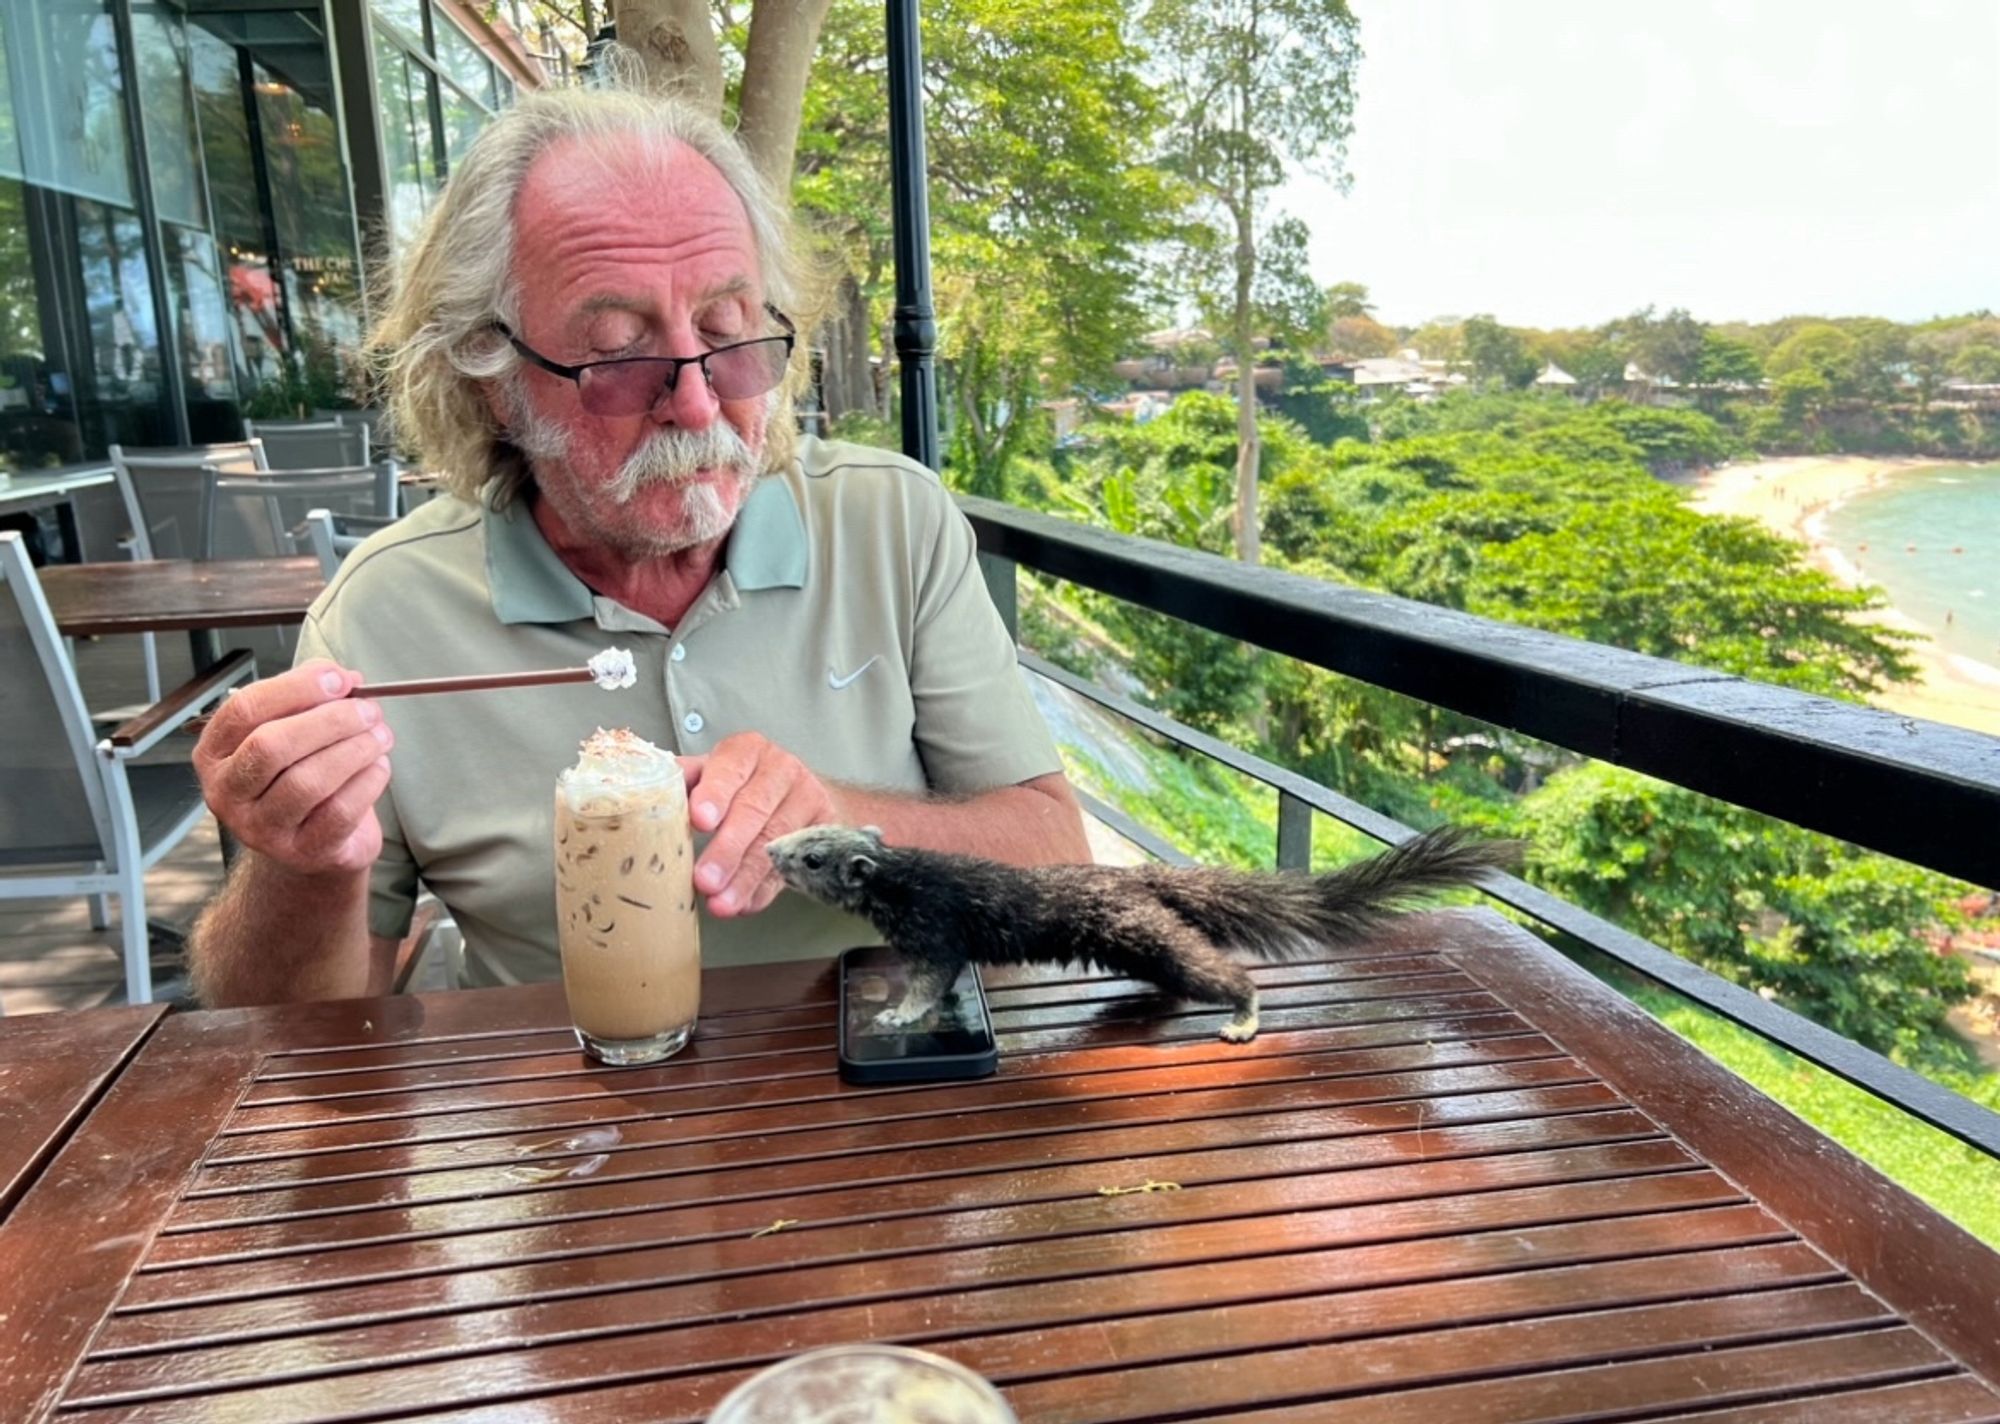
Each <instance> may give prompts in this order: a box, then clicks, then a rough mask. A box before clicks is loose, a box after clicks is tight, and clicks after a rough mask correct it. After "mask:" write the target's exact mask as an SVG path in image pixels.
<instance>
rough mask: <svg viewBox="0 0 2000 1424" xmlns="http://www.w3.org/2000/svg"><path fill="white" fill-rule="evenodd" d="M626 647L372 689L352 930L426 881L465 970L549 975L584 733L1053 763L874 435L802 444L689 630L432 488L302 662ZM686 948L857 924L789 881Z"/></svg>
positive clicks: (920, 760)
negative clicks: (359, 891) (364, 837)
mask: <svg viewBox="0 0 2000 1424" xmlns="http://www.w3.org/2000/svg"><path fill="white" fill-rule="evenodd" d="M611 646H620V647H625V648H629V649H630V650H631V651H632V654H633V657H634V658H635V660H636V661H637V664H638V674H639V682H638V685H637V686H636V687H634V688H630V689H627V690H624V691H620V692H605V691H602V690H600V689H598V688H597V687H595V686H592V685H589V684H571V685H564V686H559V687H545V688H513V689H507V690H500V691H491V692H462V693H451V694H445V695H438V696H429V697H402V698H385V699H383V700H382V702H381V703H380V706H381V708H382V711H383V715H384V717H385V718H386V719H387V721H388V722H389V724H390V726H391V727H392V728H394V730H395V733H396V746H395V750H394V751H393V752H392V753H391V754H390V760H391V765H392V767H393V774H392V776H391V779H390V783H389V788H388V790H387V791H386V792H384V794H383V796H382V799H381V801H380V803H379V804H378V806H377V808H376V810H377V814H378V815H379V817H380V818H381V821H382V829H383V851H382V858H381V859H380V861H378V862H377V864H376V866H375V869H374V874H373V878H372V884H371V896H370V907H369V927H370V929H372V930H373V931H374V933H376V934H379V935H390V936H401V935H403V934H405V933H407V931H408V927H409V923H410V915H411V910H412V907H413V905H414V903H415V898H416V894H417V886H418V881H419V880H421V881H422V882H423V883H424V884H426V885H428V886H429V887H430V889H431V890H432V891H434V892H435V893H436V894H437V895H438V897H439V898H440V899H442V900H443V901H444V902H445V904H446V905H447V906H448V907H449V908H450V910H451V913H452V916H453V918H454V919H455V920H456V921H457V923H458V925H459V927H460V929H461V930H462V931H463V932H464V935H465V940H466V965H467V979H468V981H469V982H472V983H476V984H505V983H515V982H527V981H531V980H540V979H553V978H556V977H558V975H559V973H560V965H559V960H558V958H557V952H556V910H555V869H554V858H553V850H552V848H551V844H550V837H551V834H552V822H553V816H554V811H553V805H554V802H553V798H554V795H555V782H556V773H557V772H559V771H560V770H562V768H564V767H566V766H568V765H570V764H571V763H572V762H573V761H574V760H575V758H576V749H577V744H578V743H579V742H580V741H582V740H583V738H585V737H586V736H588V735H589V734H590V733H591V731H592V730H594V729H595V728H597V727H600V726H604V727H630V728H631V729H632V730H633V731H634V732H636V733H638V734H639V735H640V736H642V737H645V738H647V739H648V740H650V741H653V742H655V743H657V744H659V745H660V746H663V747H671V748H672V749H674V750H675V751H677V752H679V753H681V754H683V755H694V754H698V753H701V752H706V751H709V750H711V749H712V748H713V747H714V746H715V745H716V744H717V743H718V742H720V741H721V740H722V739H723V738H725V737H727V736H729V735H731V734H732V733H735V732H743V731H755V732H761V733H763V734H764V735H765V736H767V737H769V738H770V739H771V740H772V741H773V742H776V743H777V744H778V745H780V746H782V747H785V748H787V749H788V750H790V751H792V752H794V753H795V754H797V755H798V756H799V757H800V758H801V759H802V760H803V761H804V762H805V763H806V765H807V766H809V767H810V768H812V770H813V771H814V772H816V773H817V774H819V775H820V776H821V777H824V778H827V779H830V780H835V781H841V782H846V783H849V784H852V785H857V786H867V787H874V788H880V789H886V790H892V791H904V792H922V791H924V790H925V789H927V788H928V789H932V790H936V791H942V792H956V793H965V792H975V791H982V790H988V789H991V788H993V787H997V786H1008V785H1013V784H1016V783H1019V782H1022V781H1027V780H1030V779H1031V778H1034V777H1038V776H1044V775H1047V774H1048V773H1050V772H1054V771H1059V770H1061V767H1062V763H1061V761H1060V760H1059V759H1058V757H1057V755H1056V751H1055V747H1054V744H1053V743H1052V742H1051V740H1050V738H1049V733H1048V729H1047V728H1046V726H1044V724H1043V722H1042V720H1041V716H1040V714H1039V713H1038V712H1037V711H1036V710H1035V706H1034V703H1033V701H1032V699H1031V697H1030V694H1029V692H1028V690H1027V687H1026V685H1025V684H1024V682H1023V680H1022V674H1021V672H1020V670H1019V668H1018V666H1017V664H1016V662H1015V657H1014V645H1013V643H1012V641H1011V640H1010V639H1009V638H1008V636H1007V631H1006V628H1005V627H1004V625H1003V624H1002V623H1001V621H1000V617H999V615H998V613H996V612H995V610H994V608H993V604H992V601H991V599H990V598H989V597H988V595H987V592H986V585H985V582H984V580H983V579H982V578H981V577H980V574H979V567H978V563H977V560H976V559H975V558H974V544H973V534H972V528H971V526H970V525H969V524H968V523H967V522H966V520H965V517H964V515H962V514H961V513H960V512H959V511H958V508H957V506H956V505H954V504H953V503H952V500H951V497H950V495H949V494H948V493H947V492H946V491H945V489H944V487H943V486H942V485H941V484H940V483H939V482H938V479H937V477H936V476H935V475H934V474H932V473H931V472H930V471H929V470H926V469H924V468H923V467H922V466H921V465H918V464H916V463H914V462H912V461H909V460H906V459H904V458H903V457H901V456H899V455H894V454H891V453H889V452H887V451H882V450H874V449H869V448H866V447H861V446H853V445H844V444H838V443H831V442H822V441H816V440H811V439H807V440H802V441H801V442H800V451H799V455H798V457H797V458H796V459H795V461H794V462H793V464H792V466H791V468H790V469H787V470H784V471H780V472H777V473H773V474H769V475H765V476H764V477H762V478H761V479H760V480H758V482H757V484H756V485H755V486H754V487H753V488H752V490H751V492H750V494H749V496H748V498H747V499H746V500H745V502H744V505H743V509H742V511H741V513H740V514H739V516H738V518H737V521H736V526H735V528H734V530H733V531H732V532H731V534H730V536H729V542H728V544H727V546H726V548H725V551H724V557H723V564H722V567H721V568H720V569H718V571H717V573H716V575H715V577H714V578H713V579H712V580H711V581H710V583H709V586H708V587H707V589H705V590H704V591H703V592H702V594H701V596H700V597H699V598H697V599H696V600H695V602H694V604H693V606H692V607H691V608H689V610H688V612H687V614H686V616H685V617H684V618H683V619H682V620H681V622H680V625H679V626H678V627H675V628H671V629H669V628H666V627H663V626H662V625H661V624H659V623H657V622H655V621H654V620H653V619H651V618H649V617H647V616H645V615H644V614H641V613H637V612H634V611H633V610H632V609H629V608H627V607H625V606H624V605H622V604H620V603H618V602H617V601H615V600H613V599H610V598H606V597H604V596H602V595H599V594H595V593H593V592H592V590H591V589H590V588H588V587H587V586H586V585H585V584H584V583H583V582H582V581H581V580H580V579H578V578H577V577H576V575H574V574H573V573H571V572H570V571H569V569H568V568H567V567H566V566H565V565H564V564H563V563H562V561H561V560H560V559H558V558H557V557H556V554H555V552H554V551H553V550H552V549H551V548H550V547H549V545H548V543H547V542H546V541H545V540H544V539H543V538H542V534H541V531H540V529H539V528H537V526H536V524H535V522H534V520H533V518H532V517H531V515H530V514H529V512H528V510H527V509H525V508H523V507H521V506H520V505H518V504H517V505H515V506H514V507H512V508H510V509H508V510H505V511H495V510H492V509H490V508H485V507H475V506H473V505H470V504H467V503H465V502H464V501H462V500H458V499H451V498H440V499H434V500H432V501H430V502H429V503H427V504H425V505H423V506H422V507H420V508H419V509H418V510H417V511H416V512H415V513H413V514H411V515H410V516H409V517H408V518H405V519H403V520H400V521H398V522H397V523H396V524H395V525H393V526H392V527H390V528H388V529H385V530H383V531H382V532H381V533H379V534H377V535H375V536H374V537H373V538H371V539H369V540H368V542H367V543H365V544H364V545H362V546H361V548H359V549H358V550H356V551H355V552H354V553H352V554H350V555H349V556H348V558H347V560H346V563H345V564H344V566H343V567H342V569H341V571H340V573H339V575H338V577H336V578H335V579H334V580H333V582H332V583H331V584H330V585H328V587H327V589H326V591H325V592H324V593H323V594H321V595H320V597H319V599H318V600H317V601H316V602H315V603H314V604H313V607H312V610H311V612H310V613H309V614H308V616H307V619H306V624H305V627H304V630H303V631H302V633H301V635H300V638H299V649H298V657H299V659H300V660H301V661H303V660H304V659H306V658H311V657H330V658H333V659H334V660H336V661H337V662H339V663H341V664H342V665H344V666H346V667H350V668H354V669H356V670H358V671H359V672H361V673H362V674H363V676H364V677H366V678H367V680H368V681H370V682H386V681H389V680H390V679H395V678H410V677H440V676H447V675H451V674H457V673H485V672H504V671H513V670H516V669H532V668H558V667H576V666H580V665H581V664H582V663H583V662H584V661H585V660H586V659H588V658H589V657H590V656H591V655H592V654H593V653H596V652H599V651H601V650H602V649H604V648H606V647H611ZM701 936H702V958H703V960H704V962H706V963H709V964H748V963H758V962H763V961H768V960H780V959H803V958H811V957H815V956H821V955H827V954H831V953H834V952H836V951H838V950H840V949H843V948H846V947H848V946H850V945H854V944H862V943H869V942H871V941H872V940H873V939H874V937H875V936H874V933H873V931H872V930H871V929H869V928H868V927H867V926H866V925H865V924H863V923H862V922H861V921H859V920H856V919H854V918H852V917H850V916H847V915H844V914H840V913H838V912H836V911H833V910H829V909H826V908H825V907H823V906H820V905H817V904H814V903H812V902H810V901H806V900H803V899H801V898H800V897H798V896H795V895H793V894H791V893H790V892H786V893H785V894H783V895H781V896H779V898H778V900H777V901H776V902H775V903H774V904H773V905H772V906H771V907H770V908H769V909H767V910H765V911H764V912H763V913H761V914H758V915H752V916H746V917H741V918H736V919H729V920H718V919H714V918H711V917H710V916H709V915H707V913H706V912H704V913H703V915H702V919H701Z"/></svg>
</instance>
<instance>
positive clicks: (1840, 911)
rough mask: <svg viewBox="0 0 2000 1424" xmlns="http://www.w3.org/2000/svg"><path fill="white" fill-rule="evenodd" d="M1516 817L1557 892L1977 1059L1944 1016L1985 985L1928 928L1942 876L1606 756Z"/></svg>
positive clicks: (1868, 1039)
mask: <svg viewBox="0 0 2000 1424" xmlns="http://www.w3.org/2000/svg"><path fill="white" fill-rule="evenodd" d="M1519 824H1520V827H1521V829H1522V830H1524V831H1525V832H1526V838H1527V840H1528V844H1529V846H1530V850H1529V861H1528V874H1529V877H1530V878H1531V879H1533V880H1534V881H1536V882H1537V883H1538V884H1540V885H1542V886H1543V887H1544V888H1546V889H1549V890H1552V891H1554V892H1556V893H1557V894H1559V895H1561V896H1563V897H1564V898H1565V899H1568V900H1572V901H1574V902H1575V903H1577V904H1580V905H1582V906H1584V907H1585V908H1587V909H1590V910H1594V911H1596V912H1597V913H1599V914H1602V915H1604V916H1606V917H1607V918H1609V919H1612V920H1614V921H1616V922H1617V923H1619V924H1622V925H1625V926H1626V927H1628V928H1630V929H1633V930H1636V931H1637V932H1639V933H1640V934H1643V935H1645V936H1646V937H1647V938H1649V939H1652V940H1654V941H1656V942H1658V943H1659V944H1662V945H1664V946H1666V947H1667V948H1668V949H1671V950H1673V951H1675V952H1676V953H1678V954H1682V955H1685V956H1687V957H1688V958H1690V959H1692V960H1694V961H1695V962H1696V963H1697V964H1700V965H1702V966H1704V967H1705V968H1708V969H1710V970H1713V971H1714V972H1716V973H1718V974H1721V975H1722V976H1724V977H1725V978H1728V979H1731V980H1734V981H1735V982H1736V983H1739V984H1742V985H1743V986H1745V987H1746V988H1750V989H1755V990H1760V991H1763V992H1766V993H1770V994H1773V995H1774V996H1775V997H1777V998H1778V999H1779V1000H1780V1001H1782V1002H1784V1003H1786V1004H1788V1005H1789V1006H1791V1007H1792V1008H1794V1009H1797V1010H1798V1011H1799V1012H1801V1013H1803V1014H1805V1015H1806V1016H1807V1017H1809V1018H1811V1019H1813V1020H1815V1021H1817V1022H1819V1023H1821V1024H1824V1025H1825V1026H1826V1027H1828V1028H1830V1029H1832V1030H1834V1031H1835V1032H1836V1033H1841V1034H1845V1035H1846V1036H1847V1037H1849V1038H1852V1039H1855V1040H1857V1041H1858V1042H1861V1043H1864V1044H1867V1045H1868V1046H1869V1047H1871V1048H1874V1049H1878V1050H1880V1051H1883V1052H1888V1053H1893V1054H1895V1055H1896V1056H1897V1057H1899V1058H1903V1059H1905V1060H1906V1061H1914V1062H1918V1063H1925V1064H1939V1063H1940V1062H1942V1064H1943V1065H1944V1066H1951V1067H1963V1066H1965V1063H1966V1055H1965V1054H1964V1053H1963V1052H1962V1051H1954V1047H1953V1044H1952V1040H1951V1038H1950V1036H1949V1035H1948V1033H1947V1032H1946V1031H1945V1022H1944V1020H1945V1014H1946V1013H1947V1012H1948V1011H1949V1010H1950V1009H1951V1008H1952V1007H1953V1006H1954V1005H1955V1004H1958V1003H1962V1002H1963V1001H1965V1000H1966V999H1967V998H1969V997H1971V995H1972V992H1973V987H1974V986H1973V985H1972V983H1971V981H1970V979H1969V978H1968V976H1967V974H1966V971H1965V968H1964V966H1963V964H1962V963H1960V962H1959V961H1958V960H1955V959H1952V958H1950V957H1948V956H1946V955H1941V954H1938V953H1936V952H1935V951H1934V950H1933V949H1932V948H1931V946H1930V944H1929V943H1927V942H1926V941H1925V939H1924V938H1923V936H1922V934H1921V931H1922V930H1923V929H1924V928H1926V927H1928V926H1930V925H1931V924H1933V923H1935V922H1936V921H1937V919H1938V917H1939V907H1940V906H1941V905H1948V904H1949V903H1950V901H1951V900H1952V898H1953V895H1954V889H1955V887H1954V886H1953V885H1952V883H1951V882H1950V881H1948V880H1946V879H1945V878H1944V877H1942V876H1938V875H1934V874H1931V873H1929V872H1927V871H1922V870H1918V869H1917V868H1915V867H1914V866H1908V865H1904V864H1902V863H1900V862H1897V861H1892V860H1889V859H1888V858H1886V857H1884V856H1879V855H1871V854H1868V853H1866V852H1863V851H1859V850H1856V849H1854V848H1853V847H1851V846H1846V845H1842V844H1840V843H1839V842H1836V841H1831V840H1828V839H1826V838H1825V837H1822V836H1815V835H1813V834H1811V833H1809V832H1806V831H1802V830H1800V829H1798V828H1797V827H1795V826H1788V825H1785V824H1783V823H1782V822H1775V821H1770V820H1767V819H1765V818H1764V817H1761V816H1758V815H1755V814H1754V813H1752V812H1749V811H1744V810H1741V809H1739V808H1736V807H1732V806H1727V805H1724V804H1722V803H1720V802H1716V801H1711V800H1709V799H1707V798H1706V797H1702V796H1699V795H1696V794H1695V793H1694V792H1692V791H1686V790H1683V789H1681V788H1679V787H1676V786H1670V785H1668V784H1667V783H1665V782H1660V781H1655V780H1653V779H1652V778H1650V777H1645V776H1641V775H1639V774H1638V773H1637V772H1632V771H1626V770H1624V769H1622V768H1618V767H1610V766H1603V765H1587V766H1579V767H1576V768H1574V769H1572V770H1567V771H1564V772H1561V773H1559V774H1558V775H1556V776H1554V777H1552V778H1550V780H1549V781H1548V783H1547V784H1546V785H1545V786H1544V787H1543V788H1542V789H1541V790H1539V791H1538V792H1537V793H1535V794H1534V795H1532V796H1530V797H1529V798H1528V799H1527V800H1526V801H1525V802H1524V803H1523V804H1522V806H1521V814H1520V822H1519Z"/></svg>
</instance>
